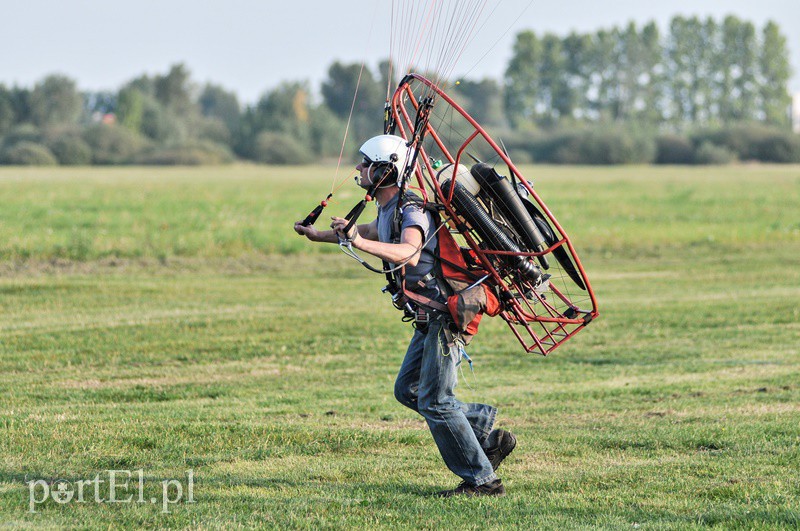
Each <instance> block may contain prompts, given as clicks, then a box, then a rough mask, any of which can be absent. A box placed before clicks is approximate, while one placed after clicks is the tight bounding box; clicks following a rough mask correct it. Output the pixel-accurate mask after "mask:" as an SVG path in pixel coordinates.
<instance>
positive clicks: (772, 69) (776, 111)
mask: <svg viewBox="0 0 800 531" xmlns="http://www.w3.org/2000/svg"><path fill="white" fill-rule="evenodd" d="M762 35H763V40H762V46H761V55H760V57H759V63H760V64H759V67H760V68H759V69H760V72H761V80H760V87H761V88H760V96H761V101H762V106H763V115H764V121H766V122H767V123H769V124H773V125H777V126H788V125H789V113H788V109H789V106H790V105H791V97H790V96H789V90H788V84H789V79H790V78H791V74H792V71H791V67H790V65H789V50H788V48H787V45H786V37H784V36H783V35H782V34H781V32H780V28H779V27H778V25H777V24H776V23H775V22H772V21H769V22H767V24H766V26H764V30H763V33H762Z"/></svg>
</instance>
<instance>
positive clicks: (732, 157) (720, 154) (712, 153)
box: [694, 142, 736, 164]
mask: <svg viewBox="0 0 800 531" xmlns="http://www.w3.org/2000/svg"><path fill="white" fill-rule="evenodd" d="M735 161H736V153H734V152H733V151H731V150H730V149H728V148H726V147H724V146H717V145H714V144H712V143H711V142H703V143H702V144H700V146H699V147H698V148H697V151H696V152H695V154H694V163H695V164H730V163H731V162H735Z"/></svg>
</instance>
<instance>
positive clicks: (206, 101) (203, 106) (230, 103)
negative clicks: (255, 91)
mask: <svg viewBox="0 0 800 531" xmlns="http://www.w3.org/2000/svg"><path fill="white" fill-rule="evenodd" d="M199 103H200V112H202V113H203V116H207V117H209V118H218V119H219V120H221V121H222V122H223V123H224V124H225V126H226V127H227V128H228V130H229V131H230V132H234V131H236V130H237V129H238V127H239V122H240V121H241V119H242V109H241V106H240V105H239V98H237V97H236V94H234V93H233V92H228V91H227V90H225V89H224V88H222V87H221V86H219V85H213V84H211V83H208V84H206V86H205V87H203V92H202V93H201V94H200V99H199Z"/></svg>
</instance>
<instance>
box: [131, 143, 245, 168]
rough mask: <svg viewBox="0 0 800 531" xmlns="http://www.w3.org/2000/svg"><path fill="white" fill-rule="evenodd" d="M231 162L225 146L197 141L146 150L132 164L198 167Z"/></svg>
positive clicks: (231, 155)
mask: <svg viewBox="0 0 800 531" xmlns="http://www.w3.org/2000/svg"><path fill="white" fill-rule="evenodd" d="M233 160H234V156H233V153H231V151H230V149H229V148H228V147H227V146H223V145H220V144H215V143H213V142H208V141H197V142H190V143H186V144H180V145H174V146H169V147H159V148H155V149H152V150H148V151H145V152H143V153H141V154H139V155H138V156H136V158H135V160H134V162H136V163H137V164H145V165H163V166H200V165H204V164H228V163H231V162H233Z"/></svg>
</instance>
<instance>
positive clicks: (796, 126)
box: [792, 92, 800, 134]
mask: <svg viewBox="0 0 800 531" xmlns="http://www.w3.org/2000/svg"><path fill="white" fill-rule="evenodd" d="M792 130H793V131H794V132H795V133H799V134H800V92H796V93H795V95H794V98H792Z"/></svg>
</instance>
